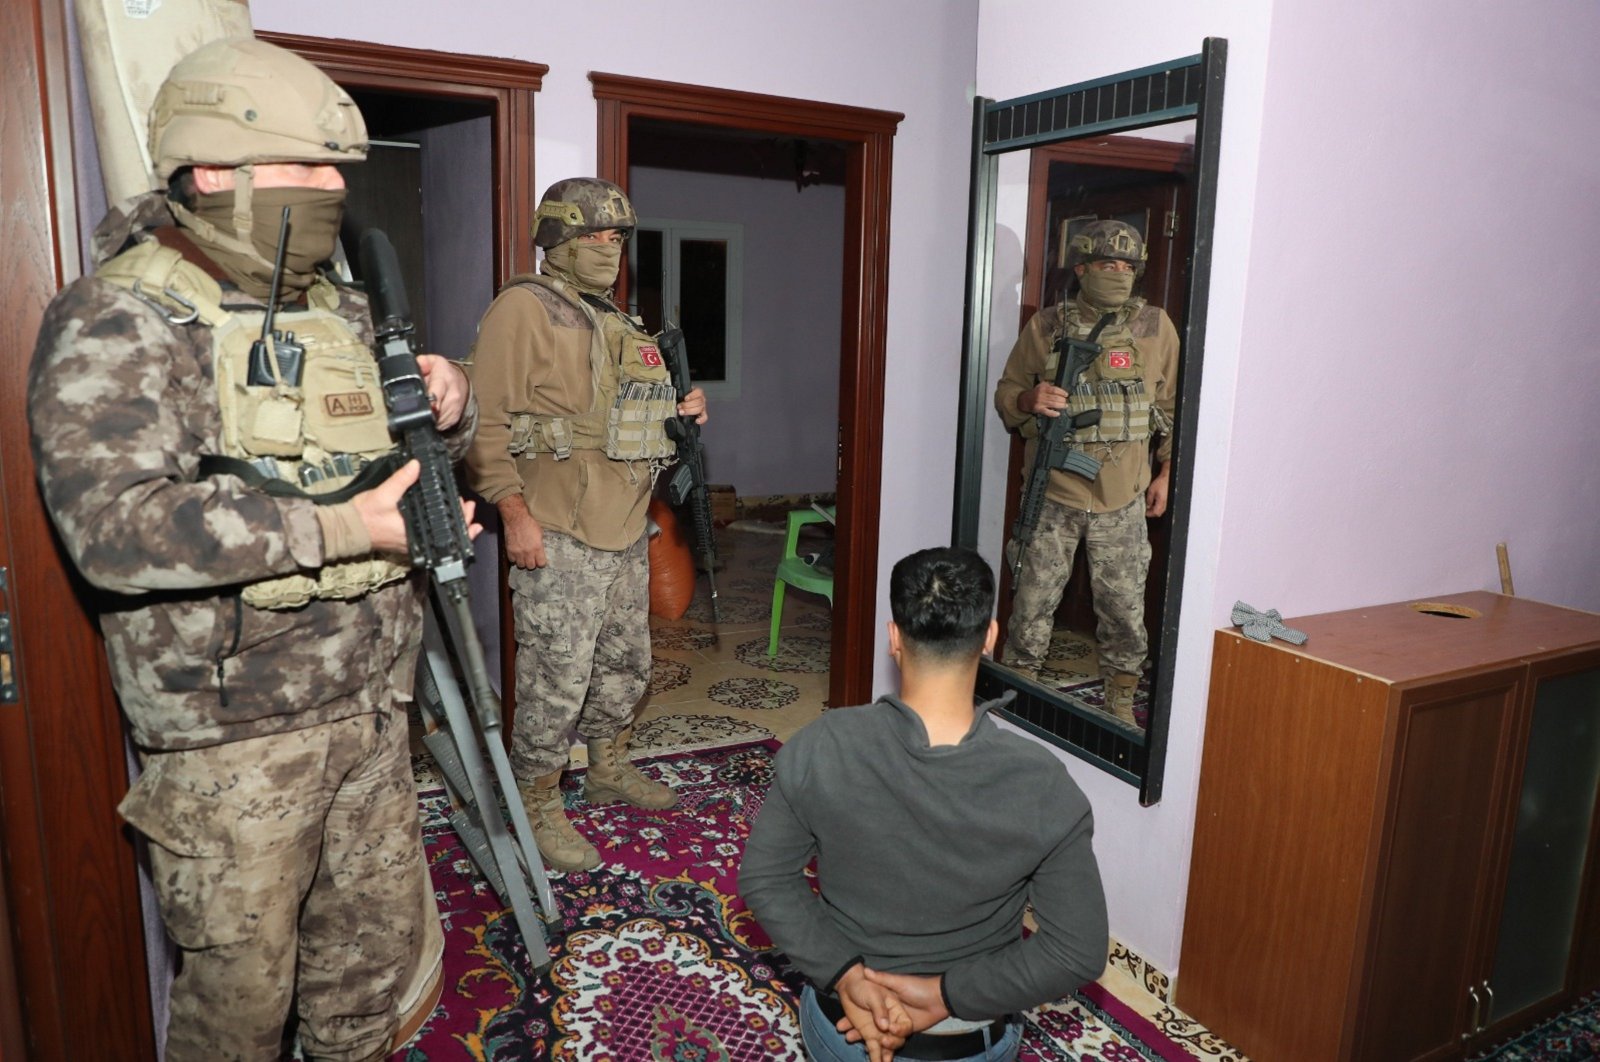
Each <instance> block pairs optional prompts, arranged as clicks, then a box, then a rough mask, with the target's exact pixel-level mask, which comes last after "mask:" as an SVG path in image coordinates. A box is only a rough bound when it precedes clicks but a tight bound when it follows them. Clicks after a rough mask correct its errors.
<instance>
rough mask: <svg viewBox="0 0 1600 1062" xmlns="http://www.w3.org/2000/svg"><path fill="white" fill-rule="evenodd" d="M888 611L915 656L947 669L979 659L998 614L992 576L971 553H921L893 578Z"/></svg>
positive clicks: (956, 550)
mask: <svg viewBox="0 0 1600 1062" xmlns="http://www.w3.org/2000/svg"><path fill="white" fill-rule="evenodd" d="M889 610H890V613H891V614H892V615H893V616H894V622H895V626H897V627H899V628H900V635H901V637H902V638H904V639H905V641H906V642H907V643H908V644H907V648H909V649H910V650H911V651H913V652H914V653H918V654H921V655H924V656H926V657H929V658H936V659H939V660H941V661H945V662H949V663H954V662H956V661H958V660H965V659H967V658H970V657H976V656H977V655H978V654H979V653H981V652H982V651H983V639H984V636H985V635H986V634H987V633H988V631H989V618H990V615H991V614H992V613H993V612H994V572H993V570H991V569H990V567H989V565H988V562H986V561H985V560H984V559H983V558H982V557H980V556H978V555H977V554H976V553H974V552H973V551H972V550H970V549H959V548H956V547H952V546H941V547H939V548H937V549H925V550H921V551H919V552H917V553H913V554H911V556H909V557H904V558H902V559H901V560H900V561H899V562H898V563H897V564H895V566H894V571H893V572H891V573H890V575H889Z"/></svg>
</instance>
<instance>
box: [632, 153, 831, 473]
mask: <svg viewBox="0 0 1600 1062" xmlns="http://www.w3.org/2000/svg"><path fill="white" fill-rule="evenodd" d="M629 182H630V184H629V187H630V189H631V191H632V193H633V201H634V205H635V208H636V209H637V210H638V211H639V216H640V217H641V218H645V219H649V218H668V219H671V220H673V221H722V222H732V223H736V224H739V225H741V226H743V228H744V308H743V329H742V332H743V342H742V344H741V345H742V348H743V352H744V353H743V368H742V379H741V381H740V394H739V397H738V399H737V400H734V401H714V402H713V403H712V405H711V410H710V412H711V417H712V420H711V421H710V422H708V424H707V428H706V436H705V438H706V475H707V477H708V478H709V479H710V481H711V482H714V483H731V484H733V486H734V487H735V488H737V490H738V492H739V494H740V495H741V496H745V497H749V496H751V495H757V496H759V495H769V494H806V493H820V492H824V491H831V490H833V489H834V481H835V476H834V461H835V456H836V452H837V446H838V427H839V314H840V306H841V292H842V285H843V273H844V190H843V189H842V188H835V187H823V186H813V187H810V188H807V189H805V190H804V191H803V192H796V191H795V187H794V182H793V181H777V180H763V179H760V178H755V177H729V176H722V175H718V174H705V173H686V172H683V171H680V170H664V169H650V168H646V167H638V166H636V167H634V168H633V169H632V171H631V172H630V173H629ZM688 338H689V342H691V343H692V342H694V337H693V336H690V337H688Z"/></svg>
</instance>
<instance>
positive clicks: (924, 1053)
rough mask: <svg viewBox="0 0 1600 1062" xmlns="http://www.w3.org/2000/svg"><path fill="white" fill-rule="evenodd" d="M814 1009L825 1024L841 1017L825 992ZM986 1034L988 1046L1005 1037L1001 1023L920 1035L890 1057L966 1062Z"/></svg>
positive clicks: (839, 1009) (841, 1010)
mask: <svg viewBox="0 0 1600 1062" xmlns="http://www.w3.org/2000/svg"><path fill="white" fill-rule="evenodd" d="M816 996H817V1009H819V1010H821V1011H822V1013H823V1016H824V1017H826V1018H827V1019H828V1020H829V1021H831V1022H834V1023H835V1024H837V1023H838V1021H839V1019H840V1018H843V1017H844V1004H842V1003H840V1002H839V999H838V997H837V996H834V995H832V994H830V993H827V992H818V993H817V994H816ZM984 1033H988V1034H989V1044H996V1043H999V1042H1000V1038H1001V1037H1003V1036H1004V1035H1005V1034H1006V1022H1005V1020H1004V1019H998V1018H997V1019H996V1020H994V1021H992V1022H990V1023H989V1024H988V1025H985V1026H984V1027H983V1028H981V1029H973V1030H972V1031H971V1032H961V1033H948V1034H945V1033H926V1032H920V1033H916V1034H915V1035H912V1036H909V1037H907V1038H906V1042H905V1043H903V1044H901V1045H900V1046H899V1047H897V1048H895V1052H894V1057H895V1058H903V1059H906V1060H907V1062H912V1060H916V1062H946V1060H948V1059H953V1058H968V1057H970V1056H972V1055H976V1054H980V1053H981V1052H982V1051H983V1050H984V1049H985V1048H986V1047H987V1046H988V1045H986V1044H985V1043H984V1042H983V1034H984Z"/></svg>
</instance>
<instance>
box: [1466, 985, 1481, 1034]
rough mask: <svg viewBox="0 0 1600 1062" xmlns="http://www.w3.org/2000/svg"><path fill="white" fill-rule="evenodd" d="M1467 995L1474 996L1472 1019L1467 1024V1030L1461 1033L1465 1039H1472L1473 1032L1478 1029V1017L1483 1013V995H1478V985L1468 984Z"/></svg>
mask: <svg viewBox="0 0 1600 1062" xmlns="http://www.w3.org/2000/svg"><path fill="white" fill-rule="evenodd" d="M1467 995H1469V996H1471V997H1472V1021H1471V1022H1470V1023H1469V1024H1468V1025H1467V1031H1466V1032H1464V1033H1462V1034H1461V1038H1462V1039H1463V1040H1470V1039H1472V1035H1473V1033H1476V1032H1477V1031H1478V1018H1479V1016H1480V1015H1481V1014H1482V1013H1483V997H1482V996H1480V995H1478V986H1477V985H1468V986H1467Z"/></svg>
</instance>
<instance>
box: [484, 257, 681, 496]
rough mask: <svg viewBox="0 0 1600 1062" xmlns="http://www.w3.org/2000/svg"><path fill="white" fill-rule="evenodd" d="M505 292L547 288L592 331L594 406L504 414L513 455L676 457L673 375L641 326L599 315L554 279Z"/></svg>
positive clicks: (521, 279) (616, 315)
mask: <svg viewBox="0 0 1600 1062" xmlns="http://www.w3.org/2000/svg"><path fill="white" fill-rule="evenodd" d="M510 283H512V284H519V285H522V286H524V287H532V286H535V285H537V286H539V287H543V288H548V289H549V290H551V291H554V292H555V293H556V294H558V295H560V296H561V297H562V298H564V299H565V300H566V301H567V302H570V303H572V304H573V305H574V306H576V307H577V308H578V309H579V310H581V311H582V312H583V315H584V317H586V318H587V319H588V321H589V324H590V325H591V326H592V329H593V331H592V334H591V338H590V342H589V378H590V384H591V385H592V388H593V393H594V400H593V402H592V403H591V404H590V406H589V411H588V412H586V413H579V414H576V415H563V414H554V413H534V412H532V411H530V410H512V411H511V442H510V444H509V445H508V446H507V449H508V450H509V451H510V452H511V453H512V454H514V455H517V456H521V455H523V454H528V455H530V456H531V455H534V454H554V455H555V459H556V460H557V461H564V460H566V459H567V458H568V457H571V456H572V451H574V450H603V451H605V455H606V456H607V457H609V458H611V459H612V460H613V461H650V462H651V463H652V465H654V464H656V463H659V462H664V461H667V460H669V459H671V458H672V457H673V456H674V455H675V454H676V453H677V452H678V447H677V444H676V443H675V442H673V441H672V440H671V439H670V438H668V437H667V431H666V423H667V421H668V420H669V419H670V418H672V417H675V416H677V414H678V396H677V392H676V391H674V390H673V387H672V374H671V372H670V370H669V369H668V368H667V364H666V362H665V361H664V360H663V359H662V357H661V349H660V347H659V346H658V345H657V343H656V340H655V338H654V337H653V336H651V335H650V334H649V333H648V332H646V331H645V330H644V322H642V321H640V320H639V319H638V318H637V317H629V316H627V315H626V314H624V313H622V311H620V310H617V311H615V312H602V311H600V310H598V309H596V308H595V307H594V306H592V305H590V303H589V302H588V300H586V299H584V298H582V297H581V296H580V295H579V294H578V293H577V292H576V291H575V290H574V289H573V288H572V286H571V285H570V284H567V283H566V282H564V281H562V280H561V279H560V278H558V277H551V276H543V275H540V276H534V275H531V274H525V275H522V276H518V277H513V278H512V279H511V281H510Z"/></svg>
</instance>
